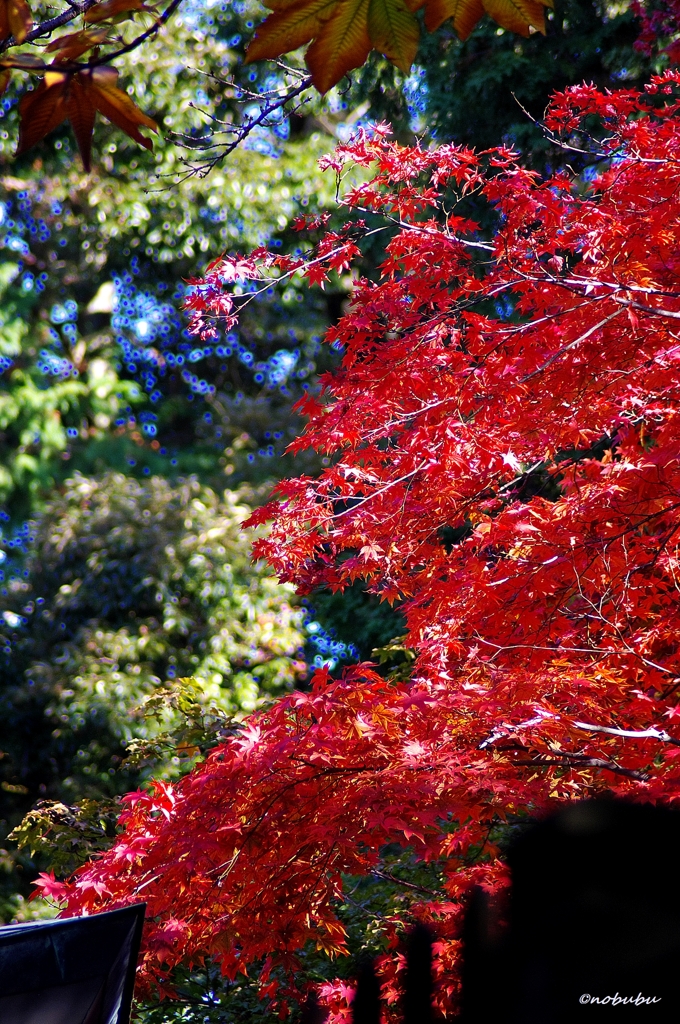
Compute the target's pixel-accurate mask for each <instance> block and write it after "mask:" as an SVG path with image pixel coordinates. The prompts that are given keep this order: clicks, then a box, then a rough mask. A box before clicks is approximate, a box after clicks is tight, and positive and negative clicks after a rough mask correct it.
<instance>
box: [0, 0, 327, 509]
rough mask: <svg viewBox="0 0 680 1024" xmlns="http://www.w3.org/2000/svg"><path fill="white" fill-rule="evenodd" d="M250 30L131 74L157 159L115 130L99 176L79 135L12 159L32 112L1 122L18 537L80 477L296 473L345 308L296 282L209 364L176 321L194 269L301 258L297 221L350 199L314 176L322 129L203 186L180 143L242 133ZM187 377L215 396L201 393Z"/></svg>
mask: <svg viewBox="0 0 680 1024" xmlns="http://www.w3.org/2000/svg"><path fill="white" fill-rule="evenodd" d="M250 14H251V12H250V9H249V8H246V9H244V10H242V11H241V13H238V12H237V11H236V10H234V9H233V8H232V7H231V6H229V7H227V6H225V7H224V9H222V8H221V7H219V6H214V7H212V8H211V7H208V8H206V9H204V10H202V11H201V12H198V13H196V12H187V14H186V15H185V16H183V17H179V18H178V19H177V20H174V21H173V23H172V30H171V31H170V29H168V30H167V34H166V35H165V36H163V37H162V38H161V37H158V38H156V39H154V40H152V41H151V42H150V43H149V44H147V46H146V47H145V50H144V61H143V62H142V61H140V60H139V56H138V55H137V54H134V55H130V56H129V57H127V58H125V59H124V60H123V62H122V64H121V74H122V75H123V80H124V81H125V83H126V84H127V86H128V92H129V94H130V95H131V97H132V98H133V99H134V100H135V102H136V103H138V104H140V105H142V106H144V107H145V108H152V109H153V115H154V116H155V117H156V118H157V119H159V121H160V122H162V124H163V126H164V131H165V134H164V136H162V137H160V138H159V139H158V140H157V142H156V145H155V148H154V151H153V152H152V153H147V152H146V151H144V150H140V149H139V148H138V147H137V146H136V145H135V144H134V143H133V142H131V140H130V139H128V138H127V137H126V136H125V135H124V134H123V133H122V132H120V131H118V129H116V128H114V127H113V126H112V125H108V124H105V123H103V122H102V123H101V124H100V125H99V127H98V128H97V133H96V134H97V137H96V140H95V149H96V150H97V152H99V153H100V159H99V160H98V165H97V166H96V167H95V168H94V170H93V172H92V173H91V174H89V175H85V174H83V173H82V171H81V170H80V168H79V165H78V164H77V163H76V162H75V161H74V160H73V158H72V157H73V153H72V147H71V142H70V136H69V130H68V129H66V128H63V129H59V130H57V131H56V132H55V133H54V134H53V135H51V136H50V137H49V139H47V140H46V141H45V142H44V143H41V145H40V147H39V148H38V149H37V150H35V151H32V152H31V153H30V154H28V155H26V156H24V157H21V158H20V159H19V160H18V161H14V160H13V158H12V155H11V148H12V146H13V143H14V140H15V138H16V131H17V112H16V105H13V106H10V108H9V110H8V111H7V112H6V114H5V116H4V118H3V126H4V128H5V131H4V132H3V133H0V185H2V191H3V197H2V198H3V202H2V203H1V204H0V251H2V254H3V257H4V258H5V260H6V262H5V263H4V265H3V267H2V272H1V273H0V356H5V357H6V358H7V359H9V360H11V361H12V365H11V366H9V367H6V366H5V364H4V363H1V362H0V467H1V469H0V506H4V507H6V508H7V509H8V511H9V512H10V514H11V516H12V520H13V521H14V522H15V523H18V522H21V521H23V520H24V519H26V518H27V517H28V516H29V515H31V514H33V513H34V512H35V511H36V510H38V509H39V508H40V506H41V503H42V502H43V501H44V499H45V496H46V495H48V494H49V493H50V490H51V488H53V487H55V486H58V485H60V484H61V483H63V481H64V480H65V479H66V478H67V477H68V476H72V475H73V473H74V472H75V471H76V470H78V471H80V472H82V473H84V474H86V475H95V474H101V473H102V472H104V471H105V470H106V469H108V468H115V469H118V470H120V471H122V472H126V473H131V472H132V473H133V474H136V475H139V476H140V477H143V476H144V475H145V473H149V474H150V473H161V474H163V475H164V476H166V477H169V478H176V477H177V476H179V475H186V474H187V473H198V474H199V476H200V477H201V479H202V480H203V481H204V482H205V483H209V484H210V485H212V486H213V487H214V488H217V489H218V490H219V489H221V487H223V486H224V483H225V476H224V474H225V472H227V473H228V474H232V475H231V478H230V481H229V482H230V483H231V484H233V482H234V480H242V479H250V480H252V479H254V478H258V479H265V478H268V477H269V478H270V477H271V476H272V475H278V473H279V472H280V471H282V469H281V470H279V467H278V465H277V466H276V470H275V472H274V474H273V473H272V466H273V465H274V463H273V462H272V459H274V460H275V459H277V456H280V454H281V452H282V451H283V448H284V447H285V444H286V442H287V440H289V439H290V438H291V437H292V436H293V434H294V432H295V421H294V418H293V417H292V416H291V412H290V408H291V405H292V404H293V402H294V401H295V399H296V398H297V397H299V395H300V394H301V391H302V387H303V384H305V383H307V382H308V381H309V380H310V379H311V377H312V375H313V374H314V372H315V370H316V362H317V350H318V338H319V336H320V335H321V333H322V332H323V330H324V329H325V327H326V326H327V324H328V322H329V320H330V319H331V318H332V316H333V315H334V310H335V305H336V304H337V302H336V297H335V296H334V295H330V296H328V297H326V296H323V295H322V294H321V293H319V294H317V295H316V296H311V297H310V296H309V295H308V294H307V293H306V292H304V291H303V290H302V289H300V288H299V287H298V285H297V284H296V283H295V282H291V283H290V284H289V285H288V286H287V287H285V288H282V289H280V290H279V292H278V293H277V294H276V295H274V296H262V298H261V300H260V301H258V302H257V303H254V304H253V306H252V308H251V312H250V315H249V316H247V317H246V318H245V320H244V322H243V325H242V327H241V328H240V329H239V331H238V335H237V338H236V341H235V343H234V344H231V345H230V346H229V348H230V351H229V354H228V355H217V354H215V353H213V354H211V355H210V356H208V355H205V354H204V353H200V352H199V348H200V346H199V348H197V347H196V346H195V343H194V342H193V341H192V340H191V339H189V338H187V336H186V335H184V333H183V332H184V328H185V320H184V317H183V315H182V314H181V312H180V306H181V302H182V298H183V295H184V292H185V289H186V285H185V284H184V283H183V282H186V281H187V280H188V279H189V278H191V276H192V275H193V274H195V272H196V270H197V268H201V267H203V266H205V264H207V263H208V262H209V261H210V260H211V259H214V258H215V257H216V256H218V255H219V254H221V253H222V252H224V251H225V250H234V249H250V248H252V247H254V246H257V245H260V244H265V243H268V242H269V241H270V240H271V239H272V238H277V237H278V238H280V239H282V240H283V241H286V242H287V235H288V234H289V233H290V223H291V220H292V219H293V218H294V217H295V216H297V215H298V214H299V213H301V212H302V211H303V210H305V209H308V210H310V212H311V211H312V210H322V209H324V208H325V207H327V206H330V204H331V200H332V198H333V195H334V187H335V183H334V181H333V178H332V176H331V175H325V176H323V175H321V173H320V172H319V170H318V168H317V159H318V158H319V157H320V156H321V155H323V154H324V153H326V152H327V151H328V150H329V149H330V148H331V146H332V144H333V139H332V137H331V136H330V135H328V134H327V133H324V132H323V131H321V130H320V126H319V124H318V123H315V127H314V130H313V131H312V132H311V134H310V133H308V134H307V135H306V136H305V137H304V138H302V137H297V139H296V140H293V141H286V139H285V135H286V132H285V131H284V128H283V127H282V129H281V131H280V132H279V133H278V134H277V133H276V132H274V131H272V130H269V131H261V132H260V133H259V134H258V133H257V132H256V133H254V135H253V137H252V139H251V140H250V148H249V149H247V148H244V149H242V150H238V151H237V152H235V153H234V154H233V155H232V156H231V157H230V159H229V161H228V163H227V164H225V165H224V166H223V167H220V168H218V169H216V170H215V171H214V172H213V173H212V174H211V175H209V176H208V177H205V178H202V177H200V176H197V175H190V174H187V167H186V165H185V164H183V162H182V161H183V159H184V157H185V151H184V150H183V149H182V148H181V146H180V144H181V143H182V142H183V141H187V140H188V144H191V145H193V144H194V143H200V140H201V138H202V137H203V136H204V135H206V126H211V125H212V124H213V123H214V121H215V119H216V118H218V119H225V118H226V119H227V120H229V119H235V120H238V118H239V117H240V116H241V107H242V105H243V104H242V102H241V103H240V104H239V103H237V102H236V100H235V99H234V95H235V93H234V86H233V84H232V85H229V86H227V85H226V84H225V81H224V80H225V79H227V78H229V76H231V75H232V74H233V73H234V71H235V69H236V66H237V62H238V60H239V53H240V51H242V50H243V44H242V43H241V42H240V40H241V39H242V38H245V36H247V34H248V29H247V28H246V22H247V21H248V19H249V17H250ZM169 44H171V45H169ZM149 68H153V75H152V77H151V78H150V76H149ZM267 73H268V74H269V75H270V77H271V69H269V71H268V72H267ZM151 83H153V84H151ZM254 84H255V87H257V84H258V83H257V82H256V83H254ZM270 84H271V83H270ZM13 88H14V86H12V87H11V88H10V92H9V93H8V96H9V102H10V103H11V102H12V101H13V99H14V98H15V95H14V93H12V89H13ZM284 127H285V126H284ZM329 128H330V129H331V130H332V124H331V123H330V122H329ZM211 130H212V129H211ZM179 178H181V179H182V180H177V179H179ZM145 317H146V318H147V319H146V321H144V318H145ZM143 321H144V322H145V323H147V327H148V333H147V335H142V334H140V333H138V331H140V330H142V328H140V326H139V325H140V323H142V322H143ZM130 352H133V353H137V354H138V355H139V358H138V359H137V362H136V364H135V363H134V360H133V359H132V358H131V357H130ZM168 353H169V354H171V355H172V356H173V357H174V356H175V355H181V357H182V359H183V361H184V368H182V367H180V366H179V365H178V364H176V365H174V368H173V366H171V364H170V362H169V361H168V358H167V355H168ZM189 357H191V360H190V358H189ZM195 358H197V360H198V361H197V362H192V360H194V359H195ZM140 360H141V361H140ZM259 364H265V365H264V367H262V366H260V365H259ZM130 366H133V369H130ZM189 369H190V371H191V372H192V373H195V374H197V375H198V376H199V377H200V378H201V379H202V380H204V381H205V382H206V383H207V384H209V385H210V387H211V388H212V389H213V390H212V391H210V393H195V392H196V389H195V387H193V385H192V384H191V382H190V381H189V380H188V378H187V372H188V370H189ZM152 376H153V377H154V380H153V383H152V382H151V377H152ZM152 396H153V398H152ZM161 398H162V399H163V400H162V401H160V399H161ZM206 413H208V414H209V415H208V417H206ZM144 416H148V417H151V418H152V420H153V422H154V423H155V431H156V432H155V434H153V435H151V434H147V433H145V431H144V430H143V429H142V419H143V417H144ZM154 417H155V419H154ZM274 435H277V436H276V437H274ZM226 446H231V449H232V451H231V453H230V454H227V455H225V453H224V449H225V447H226ZM260 452H262V453H263V454H262V455H260V454H259V453H260ZM249 455H251V456H252V455H255V463H254V464H253V463H251V462H248V458H247V457H248V456H249ZM173 460H174V461H173ZM281 465H282V467H283V465H284V463H282V464H281Z"/></svg>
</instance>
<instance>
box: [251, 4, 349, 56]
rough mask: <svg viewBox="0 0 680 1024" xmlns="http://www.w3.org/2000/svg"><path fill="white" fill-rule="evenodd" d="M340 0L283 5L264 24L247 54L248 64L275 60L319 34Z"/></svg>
mask: <svg viewBox="0 0 680 1024" xmlns="http://www.w3.org/2000/svg"><path fill="white" fill-rule="evenodd" d="M337 2H338V0H298V2H297V3H292V4H291V3H287V4H281V5H280V7H279V8H278V9H277V10H275V12H274V14H270V15H269V17H268V18H267V19H266V21H264V22H263V23H262V25H260V27H259V28H258V30H257V32H256V33H255V38H254V39H253V41H252V42H251V43H250V45H249V47H248V51H247V53H246V64H249V63H250V62H251V61H254V60H267V59H269V60H271V59H273V58H274V57H279V56H280V55H281V54H282V53H288V52H290V50H296V49H297V48H298V46H302V45H303V44H304V43H308V42H309V41H310V39H313V38H314V36H315V35H317V34H318V33H319V32H320V31H321V29H322V27H323V25H324V23H325V22H326V21H328V19H329V18H330V17H331V16H332V14H333V12H334V10H335V8H336V6H337Z"/></svg>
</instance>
